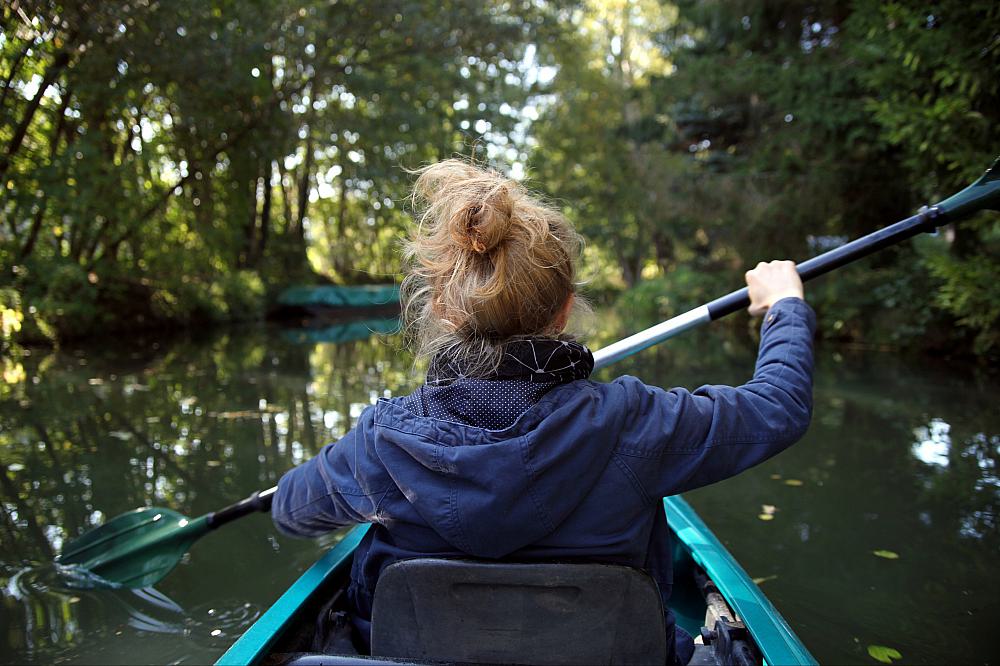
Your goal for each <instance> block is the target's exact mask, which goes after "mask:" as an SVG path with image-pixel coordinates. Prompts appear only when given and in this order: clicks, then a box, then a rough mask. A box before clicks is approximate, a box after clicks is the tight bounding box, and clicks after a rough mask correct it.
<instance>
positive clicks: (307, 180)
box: [295, 128, 313, 252]
mask: <svg viewBox="0 0 1000 666" xmlns="http://www.w3.org/2000/svg"><path fill="white" fill-rule="evenodd" d="M312 169H313V135H312V128H309V129H308V131H307V133H306V155H305V159H304V160H303V162H302V176H301V177H300V178H299V191H298V211H297V213H298V217H297V219H296V221H295V231H296V233H297V234H298V240H299V243H300V246H301V248H302V251H303V252H305V247H306V230H305V219H306V214H307V212H308V210H309V188H310V186H311V184H312Z"/></svg>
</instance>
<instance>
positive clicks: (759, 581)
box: [753, 574, 778, 585]
mask: <svg viewBox="0 0 1000 666" xmlns="http://www.w3.org/2000/svg"><path fill="white" fill-rule="evenodd" d="M777 577H778V574H774V575H773V576H760V577H759V578H754V579H753V582H754V585H762V584H764V583H766V582H767V581H769V580H774V579H776V578H777Z"/></svg>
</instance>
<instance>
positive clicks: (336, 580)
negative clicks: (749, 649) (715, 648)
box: [216, 496, 816, 666]
mask: <svg viewBox="0 0 1000 666" xmlns="http://www.w3.org/2000/svg"><path fill="white" fill-rule="evenodd" d="M663 505H664V511H665V514H666V517H667V521H668V524H669V525H670V528H671V530H672V532H673V533H674V536H675V539H674V589H673V593H672V595H671V599H670V609H671V610H672V611H673V613H674V615H675V616H676V618H677V624H678V625H679V626H681V627H683V628H684V629H685V630H687V631H688V633H690V634H691V635H693V636H698V635H699V633H700V630H701V627H702V626H703V624H704V623H705V621H706V611H707V610H708V607H709V604H710V602H709V601H708V600H706V598H705V596H704V594H703V590H702V586H700V585H699V584H698V583H697V582H696V578H697V577H701V579H702V580H704V578H705V577H707V579H708V580H709V581H710V583H714V588H715V589H717V590H718V592H719V593H720V594H721V596H722V598H724V600H725V602H726V604H728V607H729V608H730V609H731V610H732V611H733V612H735V614H736V616H737V617H736V618H733V619H738V620H740V621H742V622H743V624H744V625H745V626H746V628H747V630H748V631H749V634H750V636H751V637H752V640H753V643H755V645H756V647H757V649H758V650H759V652H760V654H761V656H762V657H763V662H764V663H766V664H815V663H816V661H815V659H813V657H812V655H811V654H810V653H809V651H808V650H807V649H806V647H805V646H804V645H803V644H802V642H801V641H800V640H799V639H798V637H797V636H796V635H795V633H794V632H793V631H792V629H791V627H789V625H788V624H787V623H786V622H785V620H784V618H782V617H781V614H780V613H779V612H778V611H777V609H776V608H775V607H774V606H773V605H772V604H771V602H770V601H769V600H768V599H767V597H765V596H764V594H763V593H762V592H761V591H760V589H759V588H758V587H757V585H756V584H754V582H753V581H752V580H751V579H750V577H749V576H748V575H747V574H746V572H745V571H744V570H743V568H742V567H740V565H739V564H738V563H737V562H736V560H735V559H734V558H733V556H732V555H731V554H730V553H729V552H728V551H727V550H726V548H725V546H723V545H722V543H721V542H720V541H719V540H718V539H717V538H716V537H715V535H714V534H713V533H712V532H711V530H709V529H708V527H707V526H706V525H705V523H704V522H702V520H701V518H699V517H698V515H697V513H695V511H694V509H692V508H691V506H690V505H689V504H688V503H687V502H686V501H684V500H683V499H682V498H680V497H677V496H675V497H667V498H665V499H664V500H663ZM368 527H369V526H368V525H358V526H357V527H355V528H353V529H351V530H350V531H348V532H346V533H345V534H344V535H343V537H342V539H341V541H340V542H339V543H338V544H337V545H336V546H334V547H333V548H331V549H330V550H329V551H328V552H327V553H326V554H325V555H324V556H323V557H321V558H320V559H319V560H318V561H317V562H316V563H315V564H314V565H312V566H311V567H310V568H309V569H307V570H306V571H305V573H303V574H302V576H300V577H299V579H298V580H296V581H295V583H293V584H292V585H291V587H289V588H288V590H286V591H285V593H284V594H282V595H281V597H280V598H279V599H278V600H277V601H276V602H275V603H274V604H273V605H272V606H271V607H270V608H269V609H268V610H267V611H266V612H265V613H264V614H263V615H262V616H261V617H260V618H259V619H258V620H257V621H256V622H255V623H254V624H253V625H252V626H251V627H250V628H249V629H248V630H247V631H246V632H245V633H244V634H243V635H242V636H241V637H240V638H239V639H238V640H237V641H236V642H235V643H234V644H233V645H232V646H231V647H230V648H229V650H227V651H226V653H225V654H223V655H222V656H221V657H220V658H219V660H218V661H217V662H216V664H217V665H224V666H237V665H249V664H256V663H261V662H262V661H264V659H265V658H266V657H268V655H270V654H271V653H272V652H286V651H287V648H283V646H292V645H297V644H302V642H303V641H307V639H308V635H309V634H311V633H312V632H313V628H314V626H315V618H316V616H317V615H318V613H319V611H320V609H321V608H322V607H323V606H324V605H326V604H327V603H328V602H329V601H330V600H331V599H332V598H333V597H334V596H335V595H336V593H337V591H338V590H340V589H342V588H343V587H345V586H346V584H347V579H348V574H349V571H350V567H351V561H352V558H353V554H354V550H355V548H356V547H357V545H358V544H359V543H360V541H361V539H362V537H363V536H364V535H365V533H366V532H367V530H368ZM702 572H704V573H703V574H702Z"/></svg>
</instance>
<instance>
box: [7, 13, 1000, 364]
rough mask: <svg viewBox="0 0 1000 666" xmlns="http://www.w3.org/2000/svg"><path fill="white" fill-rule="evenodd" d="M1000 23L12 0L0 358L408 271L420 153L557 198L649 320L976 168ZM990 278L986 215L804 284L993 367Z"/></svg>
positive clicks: (612, 294)
mask: <svg viewBox="0 0 1000 666" xmlns="http://www.w3.org/2000/svg"><path fill="white" fill-rule="evenodd" d="M998 25H1000V5H997V4H996V3H995V2H991V1H988V0H974V1H973V2H958V1H957V0H946V1H945V2H941V3H937V4H936V5H935V7H934V10H933V13H929V10H918V9H917V8H911V7H908V6H904V5H901V4H899V3H883V2H877V1H876V0H858V1H856V2H854V3H851V4H850V5H846V4H845V3H837V2H820V3H816V2H810V3H802V2H797V1H794V0H782V1H780V2H774V3H771V2H768V3H724V2H694V1H693V0H682V1H679V2H657V1H653V0H643V1H641V2H620V1H617V0H590V1H586V2H565V1H562V0H560V1H552V2H543V3H536V2H528V1H527V0H524V1H514V2H506V3H492V2H491V3H483V2H478V1H474V0H454V1H448V2H443V3H441V2H439V3H434V4H433V5H431V4H429V3H428V4H421V3H379V4H376V5H373V4H371V3H366V2H361V1H360V0H358V1H357V2H355V1H352V0H347V1H345V2H340V3H337V4H333V5H331V4H329V3H326V2H319V1H318V0H317V1H298V2H292V1H290V0H279V1H277V2H266V3H265V2H247V3H236V4H224V3H217V2H207V3H205V2H197V1H195V0H179V1H178V2H174V3H169V4H166V5H165V4H162V3H155V2H147V1H145V0H113V1H111V2H92V1H90V0H83V1H82V2H72V3H70V2H60V1H56V0H38V1H34V2H15V3H7V4H6V5H5V6H4V8H3V9H2V12H0V28H2V35H0V322H2V326H0V356H5V357H16V356H17V355H18V354H19V353H20V352H21V349H20V347H21V346H22V345H49V346H52V345H58V344H60V343H64V344H65V343H67V342H73V343H75V341H83V340H90V339H101V338H105V339H108V336H120V335H131V334H133V333H135V332H137V331H157V332H163V331H166V330H197V329H201V328H207V327H211V326H216V325H219V324H223V323H225V322H241V321H252V320H258V319H260V318H262V316H263V315H264V312H265V310H266V308H267V306H268V305H269V304H272V303H274V301H275V299H276V298H277V295H278V293H280V291H281V290H282V289H284V288H285V287H288V286H290V285H292V284H324V283H325V284H376V283H389V282H393V281H397V282H398V276H399V273H400V271H401V266H400V257H399V241H400V239H401V238H402V237H403V236H404V235H405V233H406V229H407V226H408V224H410V221H409V215H408V202H407V193H408V191H409V188H410V185H411V176H410V175H409V173H408V172H407V169H408V168H414V167H417V166H420V165H421V164H426V163H428V162H431V161H435V160H438V159H443V158H447V157H450V156H453V155H456V154H460V155H465V156H471V157H473V158H474V159H476V160H478V161H481V162H485V163H488V164H492V165H494V166H496V167H497V168H499V169H501V170H504V171H506V172H509V173H511V174H512V175H514V176H515V177H518V178H524V179H525V181H526V183H527V184H528V185H529V186H531V187H532V188H534V189H535V190H537V191H539V192H540V193H541V194H543V195H545V196H546V197H547V198H549V199H550V200H553V201H555V202H557V203H558V204H559V205H560V206H561V207H562V208H563V209H564V211H565V213H566V214H567V215H568V216H569V218H570V219H571V220H572V221H573V222H574V224H575V225H576V226H577V228H578V229H579V230H580V232H581V233H582V234H583V235H584V237H585V238H586V239H587V248H586V250H585V255H584V259H583V267H582V268H583V270H584V272H585V275H584V277H585V279H586V281H587V285H586V286H585V288H584V293H585V294H587V295H589V297H590V298H591V299H592V300H593V301H595V302H596V303H597V304H599V305H602V306H605V305H614V306H615V307H616V308H617V309H618V310H619V312H620V313H621V314H620V316H623V317H626V316H627V317H628V318H629V320H630V321H635V322H643V323H647V322H648V323H653V322H655V321H658V320H660V319H663V318H666V317H668V316H671V315H673V314H677V313H679V312H683V311H684V310H686V309H688V308H690V307H693V306H695V305H698V304H700V303H703V302H705V301H708V300H710V299H711V298H714V297H716V296H718V295H721V294H723V293H726V292H728V291H729V290H731V289H733V288H735V287H737V286H739V284H740V283H741V280H742V275H743V272H744V271H745V270H747V269H748V268H751V267H752V265H754V264H755V263H756V262H757V261H758V260H767V259H772V258H792V259H797V260H802V259H805V258H808V257H810V256H814V255H816V254H818V253H820V252H822V251H824V250H827V249H829V248H830V247H832V246H835V245H837V244H839V243H841V242H843V241H846V240H849V239H851V238H855V237H857V236H860V235H863V234H864V233H867V232H869V231H871V230H873V229H876V228H878V227H881V226H884V225H886V224H889V223H891V222H894V221H896V220H897V219H900V218H902V217H905V216H906V215H908V214H910V213H911V212H912V211H913V210H915V209H916V207H918V206H919V205H920V204H922V203H927V202H933V201H936V200H939V199H940V198H942V197H944V196H947V195H948V194H950V193H952V192H954V191H956V190H958V189H960V188H961V187H962V186H964V185H965V184H966V183H968V182H970V181H971V180H973V179H974V178H975V177H976V176H977V175H978V173H979V172H981V171H982V170H983V169H984V168H986V167H987V166H988V165H989V163H990V162H991V161H992V159H993V158H995V157H996V155H997V153H998V152H1000V78H998V77H997V76H996V72H997V71H1000V31H998V28H997V26H998ZM998 275H1000V215H998V214H997V213H981V214H980V215H978V216H977V217H976V218H974V219H972V220H970V221H969V222H967V223H964V224H962V225H960V226H957V227H953V228H947V229H945V230H944V231H943V232H942V233H940V234H938V235H936V236H927V237H921V238H918V239H915V240H914V241H913V242H911V243H908V244H906V245H904V246H901V247H898V248H893V249H890V250H887V251H884V252H882V253H880V254H878V255H876V256H874V257H872V258H869V259H867V260H866V261H864V262H862V263H861V264H858V265H857V266H852V267H850V268H846V269H844V270H842V271H839V272H838V273H836V274H835V275H831V276H827V277H825V278H823V279H821V280H818V281H817V282H815V283H811V284H810V285H809V286H808V289H807V294H808V300H809V301H810V303H811V304H812V305H813V306H814V307H815V308H816V310H817V312H818V314H819V319H820V322H821V328H820V331H819V334H820V336H821V338H823V339H824V340H828V341H833V342H836V344H838V345H845V346H855V347H856V346H865V347H870V348H883V349H893V350H900V351H901V352H905V353H907V354H914V355H934V356H942V355H946V356H961V357H969V358H971V359H973V360H975V361H976V362H977V363H979V364H981V365H990V364H991V363H992V362H993V361H995V360H996V359H997V357H998V355H1000V280H997V276H998ZM722 326H726V327H729V329H730V330H731V331H733V332H735V333H737V334H739V335H741V336H744V337H746V338H747V339H749V338H750V337H752V335H753V333H752V332H749V333H748V332H747V331H749V328H748V327H747V325H746V322H745V321H740V320H739V319H737V320H734V321H730V322H727V323H726V324H722Z"/></svg>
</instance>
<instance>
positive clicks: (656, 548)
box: [272, 298, 815, 633]
mask: <svg viewBox="0 0 1000 666" xmlns="http://www.w3.org/2000/svg"><path fill="white" fill-rule="evenodd" d="M814 327H815V318H814V315H813V313H812V310H811V308H810V307H809V306H808V305H807V304H806V303H805V302H804V301H802V300H800V299H797V298H789V299H783V300H781V301H779V302H778V303H776V304H775V305H774V306H773V307H772V308H771V309H770V311H769V312H768V313H767V315H766V316H765V319H764V323H763V324H762V334H761V342H760V350H759V354H758V359H757V364H756V369H755V371H754V376H753V379H752V380H750V381H749V382H747V383H746V384H744V385H743V386H740V387H735V388H734V387H729V386H703V387H701V388H699V389H697V390H696V391H694V392H690V391H687V390H685V389H680V388H677V389H672V390H670V391H665V390H663V389H660V388H656V387H654V386H648V385H646V384H644V383H643V382H641V381H639V380H638V379H636V378H634V377H629V376H624V377H620V378H618V379H616V380H615V381H613V382H610V383H607V384H602V383H598V382H594V381H590V380H587V379H584V380H577V381H571V382H569V383H564V384H559V385H556V386H554V387H553V388H551V389H550V390H548V392H547V393H545V394H544V395H542V396H541V397H540V399H538V400H537V402H535V403H534V405H533V406H531V407H530V408H529V409H527V411H525V412H524V413H523V414H522V415H521V416H520V417H519V418H518V419H517V420H516V421H515V422H514V423H513V425H511V426H510V427H507V428H504V429H501V430H488V429H485V428H478V427H472V426H469V425H464V424H462V423H456V422H452V421H448V420H443V419H436V418H430V417H426V416H417V415H415V414H414V413H413V412H412V411H410V410H408V409H406V408H405V407H404V406H403V404H404V399H403V398H392V399H383V400H379V401H378V402H377V403H376V404H375V405H373V406H371V407H369V408H368V409H367V410H366V411H365V412H364V413H362V414H361V416H360V418H359V419H358V423H357V426H356V427H355V428H354V429H353V430H351V431H350V432H348V433H347V434H346V435H345V436H344V437H342V438H341V439H340V440H339V441H337V442H334V443H332V444H329V445H327V446H325V447H324V448H323V449H322V450H321V451H320V452H319V454H318V455H316V457H314V458H313V459H311V460H309V461H308V462H306V463H304V464H302V465H300V466H299V467H297V468H295V469H293V470H291V471H289V472H288V473H287V474H286V475H285V476H284V477H283V478H282V479H281V481H280V483H279V484H278V491H277V494H276V495H275V498H274V506H273V508H272V516H273V519H274V522H275V523H276V525H277V526H278V528H279V529H280V530H281V531H282V532H285V533H287V534H291V535H297V536H316V535H319V534H323V533H325V532H328V531H330V530H333V529H335V528H338V527H341V526H344V525H348V524H352V523H362V522H370V523H373V529H371V530H370V531H369V532H368V535H367V536H366V537H365V539H364V541H363V542H362V543H361V545H360V546H359V547H358V550H357V552H356V554H355V559H354V567H353V570H352V574H351V577H352V584H351V588H350V591H349V596H350V598H351V600H352V602H353V604H354V607H355V611H356V613H357V615H358V619H359V620H360V625H361V626H362V627H364V626H365V621H366V620H367V619H369V618H370V617H371V606H372V598H373V595H374V590H375V583H376V581H377V580H378V577H379V574H380V572H381V571H382V570H383V569H384V568H385V567H386V566H388V565H390V564H392V563H393V562H395V561H396V560H399V559H405V558H412V557H456V556H473V557H477V558H509V559H511V560H514V561H528V560H550V559H558V560H561V561H565V560H573V559H579V560H588V561H595V560H596V561H601V562H609V563H619V564H626V565H631V566H635V567H641V568H643V569H645V570H646V571H648V572H649V573H650V574H651V575H652V576H653V577H654V579H656V581H657V583H658V584H659V587H660V591H661V594H662V595H663V599H664V606H665V607H666V606H667V604H668V600H669V597H670V590H671V586H672V582H673V576H672V571H671V553H670V533H669V530H668V528H667V525H666V521H665V519H664V516H663V511H662V503H661V501H660V498H661V497H664V496H667V495H673V494H677V493H682V492H684V491H687V490H691V489H694V488H698V487H701V486H705V485H707V484H710V483H714V482H715V481H720V480H722V479H725V478H728V477H730V476H733V475H735V474H738V473H739V472H741V471H743V470H745V469H747V468H748V467H752V466H753V465H756V464H758V463H760V462H762V461H764V460H767V459H768V458H770V457H771V456H774V455H775V454H777V453H779V452H780V451H782V450H783V449H785V448H786V447H788V446H789V445H791V444H792V443H794V442H795V441H796V440H798V439H799V438H800V437H802V435H803V434H804V433H805V431H806V429H807V427H808V425H809V419H810V416H811V410H812V368H813V360H812V338H813V331H814ZM667 621H668V631H670V632H671V633H672V632H673V617H672V615H668V618H667Z"/></svg>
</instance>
